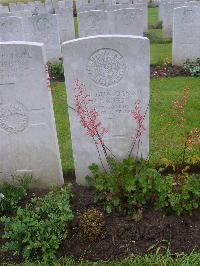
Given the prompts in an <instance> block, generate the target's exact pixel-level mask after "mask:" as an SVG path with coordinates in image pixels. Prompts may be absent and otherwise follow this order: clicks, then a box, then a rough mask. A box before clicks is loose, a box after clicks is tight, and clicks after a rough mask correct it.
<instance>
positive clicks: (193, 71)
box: [183, 58, 200, 77]
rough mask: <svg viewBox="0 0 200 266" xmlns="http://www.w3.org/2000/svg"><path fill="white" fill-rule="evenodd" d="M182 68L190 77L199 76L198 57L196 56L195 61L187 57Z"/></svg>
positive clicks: (199, 62)
mask: <svg viewBox="0 0 200 266" xmlns="http://www.w3.org/2000/svg"><path fill="white" fill-rule="evenodd" d="M183 69H184V70H185V71H186V72H187V73H189V74H190V75H191V76H192V77H200V58H197V59H196V60H195V61H191V60H189V59H188V60H187V61H186V62H185V63H184V64H183Z"/></svg>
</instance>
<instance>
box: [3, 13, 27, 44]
mask: <svg viewBox="0 0 200 266" xmlns="http://www.w3.org/2000/svg"><path fill="white" fill-rule="evenodd" d="M7 41H24V29H23V25H22V19H21V18H18V17H11V16H7V17H0V42H7Z"/></svg>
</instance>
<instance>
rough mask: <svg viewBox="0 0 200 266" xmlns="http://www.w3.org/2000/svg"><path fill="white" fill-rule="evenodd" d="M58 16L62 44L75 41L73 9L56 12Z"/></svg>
mask: <svg viewBox="0 0 200 266" xmlns="http://www.w3.org/2000/svg"><path fill="white" fill-rule="evenodd" d="M56 15H57V17H58V25H59V33H60V40H61V42H65V41H69V40H73V39H74V38H75V30H74V17H73V9H72V8H59V9H57V10H56Z"/></svg>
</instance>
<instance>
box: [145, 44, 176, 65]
mask: <svg viewBox="0 0 200 266" xmlns="http://www.w3.org/2000/svg"><path fill="white" fill-rule="evenodd" d="M166 59H167V61H169V62H170V63H171V62H172V44H171V43H166V44H162V43H152V44H151V46H150V62H151V65H162V64H163V63H164V62H165V60H166Z"/></svg>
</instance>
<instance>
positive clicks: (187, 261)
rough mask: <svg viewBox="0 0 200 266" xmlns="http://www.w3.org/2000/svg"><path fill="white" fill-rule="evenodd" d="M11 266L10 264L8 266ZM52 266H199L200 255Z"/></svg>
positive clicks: (39, 265)
mask: <svg viewBox="0 0 200 266" xmlns="http://www.w3.org/2000/svg"><path fill="white" fill-rule="evenodd" d="M9 265H10V266H11V264H9ZM12 265H13V264H12ZM20 265H21V266H46V264H44V263H39V262H38V263H23V264H20ZM51 265H52V266H150V265H151V266H199V265H200V254H199V253H191V254H189V255H185V254H181V255H177V254H176V258H174V257H173V256H172V255H170V253H169V252H167V254H165V255H159V254H147V255H144V256H136V257H133V258H127V259H124V260H119V261H110V262H88V261H83V260H81V261H75V260H73V259H70V258H62V259H61V260H58V261H56V262H52V264H51ZM13 266H14V265H13Z"/></svg>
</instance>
